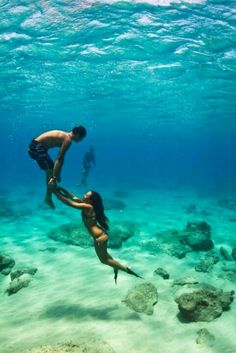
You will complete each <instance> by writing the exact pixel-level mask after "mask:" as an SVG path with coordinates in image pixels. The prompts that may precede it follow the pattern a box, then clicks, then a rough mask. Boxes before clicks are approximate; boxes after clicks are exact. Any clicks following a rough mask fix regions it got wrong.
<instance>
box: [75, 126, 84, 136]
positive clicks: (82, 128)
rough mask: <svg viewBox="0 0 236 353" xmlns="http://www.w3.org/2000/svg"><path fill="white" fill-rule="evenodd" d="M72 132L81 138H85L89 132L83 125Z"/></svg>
mask: <svg viewBox="0 0 236 353" xmlns="http://www.w3.org/2000/svg"><path fill="white" fill-rule="evenodd" d="M72 132H73V134H74V135H79V136H80V137H85V136H86V135H87V131H86V129H85V127H83V126H82V125H79V126H75V127H74V128H73V129H72Z"/></svg>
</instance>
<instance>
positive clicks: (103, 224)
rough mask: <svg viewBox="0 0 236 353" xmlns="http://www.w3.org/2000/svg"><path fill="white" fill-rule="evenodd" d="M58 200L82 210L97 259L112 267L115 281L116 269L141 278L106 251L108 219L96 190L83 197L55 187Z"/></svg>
mask: <svg viewBox="0 0 236 353" xmlns="http://www.w3.org/2000/svg"><path fill="white" fill-rule="evenodd" d="M53 192H54V194H55V195H56V196H57V198H58V199H59V200H61V201H62V202H64V203H65V204H66V205H68V206H71V207H74V208H78V209H80V210H81V211H82V214H81V215H82V220H83V223H84V225H85V227H86V228H87V230H88V232H89V233H90V234H91V235H92V237H93V239H94V248H95V251H96V254H97V256H98V258H99V260H100V261H101V262H102V263H103V264H105V265H108V266H111V267H113V269H114V274H115V275H114V279H115V282H117V275H118V270H121V271H124V272H127V273H128V274H130V275H133V276H136V277H139V278H142V277H141V276H139V275H137V273H135V272H133V271H132V270H131V269H130V268H129V267H127V266H124V265H122V264H120V263H119V262H118V261H116V260H114V259H113V257H112V256H111V255H110V254H109V253H108V252H107V242H108V234H107V230H108V228H109V227H108V224H107V222H108V219H107V217H106V216H105V214H104V207H103V203H102V198H101V196H100V195H99V194H98V193H97V192H96V191H88V192H87V193H86V194H85V195H84V197H83V199H79V198H78V197H77V196H75V195H73V194H72V193H70V192H68V191H67V190H65V189H64V188H61V187H57V188H55V189H54V190H53Z"/></svg>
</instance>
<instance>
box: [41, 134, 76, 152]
mask: <svg viewBox="0 0 236 353" xmlns="http://www.w3.org/2000/svg"><path fill="white" fill-rule="evenodd" d="M35 140H36V141H38V142H40V143H42V145H43V146H44V147H45V148H46V149H48V148H53V147H61V146H62V145H63V144H70V143H71V142H72V135H71V133H70V132H65V131H60V130H51V131H47V132H44V133H43V134H41V135H39V136H38V137H36V138H35Z"/></svg>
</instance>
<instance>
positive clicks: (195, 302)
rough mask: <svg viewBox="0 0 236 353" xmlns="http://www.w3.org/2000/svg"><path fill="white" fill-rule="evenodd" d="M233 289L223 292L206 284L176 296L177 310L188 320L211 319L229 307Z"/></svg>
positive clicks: (232, 297)
mask: <svg viewBox="0 0 236 353" xmlns="http://www.w3.org/2000/svg"><path fill="white" fill-rule="evenodd" d="M233 299H234V291H231V292H223V290H222V289H216V288H214V287H212V286H206V287H205V288H201V289H198V290H195V291H193V292H191V293H184V294H181V295H180V296H179V297H178V298H176V300H175V301H176V303H177V304H178V308H179V311H180V313H181V315H182V316H183V318H184V319H186V320H188V321H212V320H214V319H216V318H217V317H219V316H221V315H222V313H223V311H225V310H228V309H229V308H230V304H231V303H232V302H233Z"/></svg>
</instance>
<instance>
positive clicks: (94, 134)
mask: <svg viewBox="0 0 236 353" xmlns="http://www.w3.org/2000/svg"><path fill="white" fill-rule="evenodd" d="M0 12H1V24H0V26H1V32H0V33H1V34H0V42H1V46H0V53H1V57H0V60H1V61H0V66H1V70H0V82H1V86H0V97H1V100H0V116H1V123H0V124H1V131H3V136H2V143H3V144H4V147H5V148H6V149H7V150H8V154H7V155H5V152H4V151H1V161H2V166H3V167H4V168H3V169H4V170H5V171H6V173H5V172H4V173H2V175H1V178H3V181H4V182H5V181H6V182H7V183H8V181H9V177H10V178H13V179H14V178H15V175H16V174H17V181H19V183H20V184H22V182H24V180H25V179H26V178H27V177H28V173H29V171H30V172H32V173H33V172H34V169H33V168H32V162H31V161H29V160H28V156H27V154H26V152H25V149H26V146H27V144H28V141H30V139H31V138H32V137H33V136H36V135H38V134H39V133H41V132H42V131H45V130H50V129H55V128H56V129H57V128H58V129H65V130H70V129H71V128H72V127H73V126H74V125H75V124H77V123H81V124H83V125H84V126H86V127H87V129H88V132H89V134H88V138H87V141H86V142H84V144H83V146H82V145H81V147H80V148H78V149H77V151H76V156H77V157H76V158H78V163H80V162H81V161H80V156H81V155H83V153H84V151H85V150H86V149H87V145H88V144H90V143H91V142H92V143H93V144H94V145H95V146H96V149H97V155H98V157H97V158H99V159H100V161H99V164H100V166H101V170H99V175H97V178H101V179H102V180H103V175H107V173H109V176H108V177H106V179H109V180H112V179H114V180H116V181H117V182H121V181H122V182H123V181H126V180H128V179H131V181H132V182H133V178H134V177H135V180H136V181H137V183H139V184H143V183H147V184H148V183H149V184H150V183H151V184H152V183H153V182H155V181H157V182H158V183H160V182H164V181H165V180H167V179H171V180H172V181H175V179H178V181H182V182H183V183H190V184H191V183H196V182H198V181H200V180H201V182H204V183H205V182H206V183H208V184H209V183H210V184H211V183H212V180H213V179H214V180H216V181H218V182H219V183H221V182H223V183H224V184H225V183H228V182H231V181H233V179H234V178H233V175H234V174H235V157H234V156H235V128H236V122H235V121H236V120H235V110H236V109H235V108H236V99H235V93H236V84H235V64H236V52H235V41H236V39H235V38H236V36H235V2H234V1H230V0H228V1H219V0H216V1H201V0H199V1H197V0H196V1H187V2H181V1H173V2H170V1H167V0H166V1H165V0H163V1H161V0H160V1H155V0H153V1H146V2H145V1H129V2H128V1H127V2H124V1H120V2H116V1H98V2H96V1H70V2H67V1H31V2H30V3H29V2H28V1H17V3H15V2H12V1H10V2H9V1H3V0H2V1H1V7H0ZM16 153H17V156H19V155H20V158H17V160H15V155H16ZM72 154H73V152H71V155H72ZM68 158H69V157H68ZM130 160H132V168H130ZM12 161H14V165H13V163H12ZM72 161H75V156H73V157H72V159H71V161H70V162H68V163H71V162H72ZM111 164H112V170H111V168H110V165H111ZM16 170H17V173H16ZM70 171H71V170H70V167H69V166H68V168H66V169H65V173H70ZM124 171H125V173H124ZM35 175H36V177H37V175H38V174H37V172H36V174H35ZM73 175H74V173H73ZM72 177H73V176H72ZM6 178H7V179H6ZM14 182H15V180H14ZM106 182H107V181H106ZM27 183H28V181H27Z"/></svg>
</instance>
